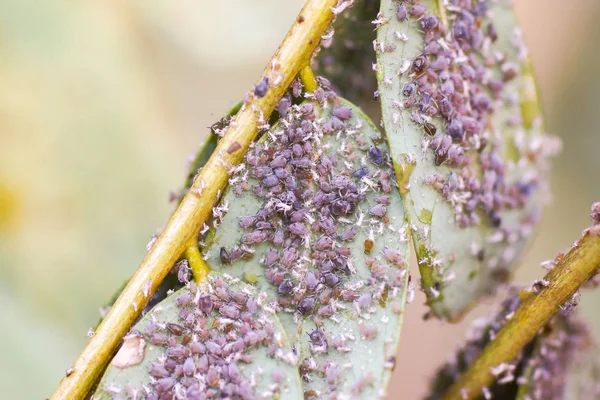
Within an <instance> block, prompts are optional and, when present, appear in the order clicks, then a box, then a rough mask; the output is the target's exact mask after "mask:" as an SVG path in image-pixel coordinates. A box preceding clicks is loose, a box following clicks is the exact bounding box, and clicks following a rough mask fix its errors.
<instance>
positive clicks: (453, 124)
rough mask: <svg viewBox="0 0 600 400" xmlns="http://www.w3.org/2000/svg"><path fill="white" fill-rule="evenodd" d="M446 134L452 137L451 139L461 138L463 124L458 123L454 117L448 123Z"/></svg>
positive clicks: (459, 139)
mask: <svg viewBox="0 0 600 400" xmlns="http://www.w3.org/2000/svg"><path fill="white" fill-rule="evenodd" d="M446 131H447V133H448V135H450V137H451V138H452V140H453V141H455V142H459V141H461V140H462V139H463V136H464V131H463V126H462V124H461V123H460V121H459V119H458V118H454V119H453V120H452V121H450V123H449V124H448V128H447V129H446Z"/></svg>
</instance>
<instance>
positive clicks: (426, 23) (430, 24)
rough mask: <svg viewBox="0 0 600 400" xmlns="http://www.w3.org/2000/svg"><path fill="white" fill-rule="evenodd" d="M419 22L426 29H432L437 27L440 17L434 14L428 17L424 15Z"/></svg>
mask: <svg viewBox="0 0 600 400" xmlns="http://www.w3.org/2000/svg"><path fill="white" fill-rule="evenodd" d="M419 24H420V25H421V29H423V30H424V31H430V30H432V29H435V28H436V27H437V26H438V19H437V17H434V16H432V15H431V16H428V17H424V18H422V19H421V20H420V21H419Z"/></svg>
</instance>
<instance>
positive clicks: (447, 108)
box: [438, 97, 452, 119]
mask: <svg viewBox="0 0 600 400" xmlns="http://www.w3.org/2000/svg"><path fill="white" fill-rule="evenodd" d="M438 105H439V107H440V112H441V113H442V115H443V116H444V117H446V118H448V119H449V118H450V116H452V103H450V100H448V99H447V98H446V97H443V98H442V99H441V100H440V101H439V102H438Z"/></svg>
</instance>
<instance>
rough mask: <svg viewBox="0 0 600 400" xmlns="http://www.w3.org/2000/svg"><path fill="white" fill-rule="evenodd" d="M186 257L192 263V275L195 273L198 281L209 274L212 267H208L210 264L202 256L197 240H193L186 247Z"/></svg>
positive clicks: (195, 278)
mask: <svg viewBox="0 0 600 400" xmlns="http://www.w3.org/2000/svg"><path fill="white" fill-rule="evenodd" d="M184 255H185V258H186V259H187V260H188V263H189V264H190V269H191V270H192V275H194V280H195V281H196V283H200V282H202V281H203V280H204V278H206V277H207V276H208V273H209V272H210V268H208V264H206V261H204V259H203V258H202V254H200V249H199V248H198V243H196V240H192V242H191V243H190V244H189V245H188V247H187V248H186V249H185V254H184Z"/></svg>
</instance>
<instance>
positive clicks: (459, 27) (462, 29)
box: [452, 21, 469, 40]
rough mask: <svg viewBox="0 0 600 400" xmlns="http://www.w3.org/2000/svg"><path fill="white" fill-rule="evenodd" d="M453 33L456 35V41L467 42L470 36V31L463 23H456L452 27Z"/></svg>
mask: <svg viewBox="0 0 600 400" xmlns="http://www.w3.org/2000/svg"><path fill="white" fill-rule="evenodd" d="M452 32H453V33H454V38H455V39H456V40H466V39H467V37H468V36H469V31H468V30H467V27H466V26H465V24H463V23H462V22H460V21H459V22H455V23H454V26H453V27H452Z"/></svg>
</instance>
